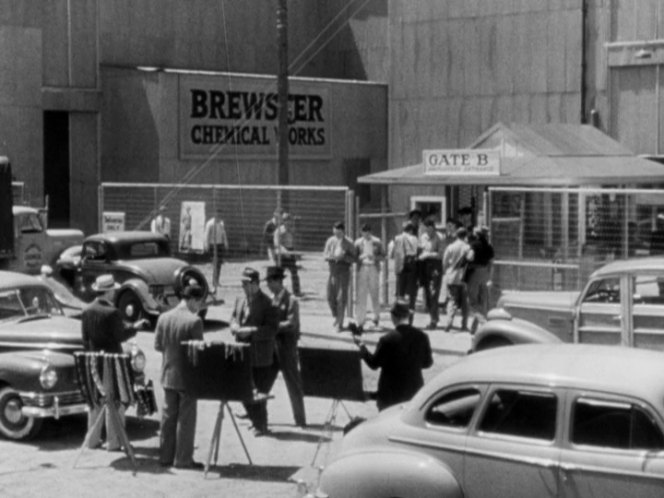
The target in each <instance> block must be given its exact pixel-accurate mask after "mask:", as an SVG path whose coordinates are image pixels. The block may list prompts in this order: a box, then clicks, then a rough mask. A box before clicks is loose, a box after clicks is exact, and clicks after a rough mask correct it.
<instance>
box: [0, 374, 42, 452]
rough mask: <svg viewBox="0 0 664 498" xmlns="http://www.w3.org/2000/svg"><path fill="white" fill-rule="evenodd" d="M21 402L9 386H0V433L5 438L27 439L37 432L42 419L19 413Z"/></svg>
mask: <svg viewBox="0 0 664 498" xmlns="http://www.w3.org/2000/svg"><path fill="white" fill-rule="evenodd" d="M22 407H23V402H22V401H21V398H20V396H19V395H18V393H17V392H16V391H14V390H13V389H12V388H11V387H8V386H4V387H2V388H0V434H2V436H3V437H5V438H7V439H14V440H19V439H29V438H31V437H33V436H35V435H36V434H37V432H39V429H40V428H41V425H42V420H41V419H39V418H31V417H26V416H24V415H23V414H22V413H21V408H22Z"/></svg>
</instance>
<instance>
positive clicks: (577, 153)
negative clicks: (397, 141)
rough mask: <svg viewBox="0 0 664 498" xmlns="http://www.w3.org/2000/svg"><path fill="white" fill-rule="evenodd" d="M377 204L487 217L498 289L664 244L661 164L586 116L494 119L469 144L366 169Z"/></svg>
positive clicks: (527, 285) (565, 276) (547, 281)
mask: <svg viewBox="0 0 664 498" xmlns="http://www.w3.org/2000/svg"><path fill="white" fill-rule="evenodd" d="M358 182H359V183H362V184H370V185H374V186H378V187H379V188H381V190H382V191H381V198H382V212H383V213H384V214H385V216H386V218H387V217H388V216H389V213H390V212H404V211H408V210H409V209H413V208H419V209H420V210H421V211H422V212H423V214H424V216H427V215H429V216H432V217H434V218H435V219H436V222H437V224H439V226H440V227H441V228H442V226H443V225H444V223H445V220H446V218H448V217H452V218H456V217H457V213H458V211H459V209H461V208H463V207H470V208H471V209H472V212H473V223H474V224H476V225H486V226H488V227H489V230H490V236H491V242H492V244H493V245H494V248H495V252H496V259H495V261H494V270H493V279H492V281H493V292H492V298H493V299H494V300H495V299H497V297H498V295H499V294H500V291H501V290H504V289H519V290H554V289H555V290H578V289H580V288H581V286H582V285H583V284H584V283H585V281H586V279H587V276H588V275H589V274H590V273H591V272H592V271H593V270H595V269H596V268H598V267H599V266H602V265H603V264H605V263H606V262H608V261H610V260H613V259H616V258H625V257H637V256H647V255H650V254H661V253H664V166H663V165H661V164H659V163H656V162H654V161H650V160H647V159H645V158H641V157H638V156H635V155H634V154H633V153H632V152H631V151H629V150H628V149H626V148H625V147H623V146H622V145H621V144H620V143H618V142H616V141H615V140H613V139H612V138H611V137H609V136H608V135H606V134H604V133H602V132H601V131H600V130H598V129H597V128H594V127H592V126H589V125H575V124H543V125H536V124H511V125H505V124H502V123H498V124H496V125H495V126H493V127H492V128H491V129H489V130H488V131H486V132H485V133H484V134H482V135H481V136H480V137H479V138H478V139H477V140H476V141H475V142H474V143H473V144H471V145H470V147H468V148H467V149H454V150H450V149H444V150H425V151H423V154H422V162H421V163H420V164H416V165H413V166H406V167H402V168H397V169H390V170H388V171H384V172H380V173H375V174H372V175H366V176H362V177H360V178H359V179H358Z"/></svg>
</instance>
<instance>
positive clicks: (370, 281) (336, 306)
mask: <svg viewBox="0 0 664 498" xmlns="http://www.w3.org/2000/svg"><path fill="white" fill-rule="evenodd" d="M469 214H470V216H469ZM459 215H460V217H459V218H460V219H459V220H455V219H451V218H450V219H448V220H447V223H446V228H445V233H444V234H441V233H439V232H438V230H437V229H436V224H435V221H434V219H432V218H431V217H429V218H427V219H425V220H424V221H423V222H422V221H421V217H422V216H421V213H420V211H419V210H413V211H411V212H410V213H409V219H408V220H407V221H406V222H404V223H403V225H402V231H401V233H399V234H398V235H396V236H395V237H394V239H393V240H392V241H391V242H390V244H389V246H388V250H387V252H386V251H385V249H384V246H383V244H382V242H381V240H380V239H379V238H378V237H375V236H374V235H372V233H371V227H370V226H369V225H366V224H365V225H364V226H362V229H361V236H360V237H359V238H358V239H357V240H356V241H355V242H353V241H352V240H351V239H350V238H349V237H347V236H346V234H345V227H344V224H343V223H341V222H339V223H336V224H335V225H334V226H333V235H332V236H331V237H330V238H329V239H328V240H327V242H326V243H325V248H324V251H323V256H324V258H325V260H326V261H327V263H328V266H329V277H328V283H327V300H328V305H329V307H330V311H331V313H332V316H333V318H334V323H333V325H334V327H335V328H336V330H337V331H341V330H343V328H344V316H345V313H346V306H347V302H348V286H349V283H350V275H351V269H352V265H353V264H357V286H356V289H357V298H356V310H355V311H356V312H355V320H356V321H357V324H358V326H359V328H360V329H362V328H363V326H364V323H365V321H366V318H367V302H368V300H369V298H370V299H371V302H372V307H373V312H374V318H373V323H374V325H376V326H377V325H378V322H379V317H380V312H379V310H380V305H379V277H380V263H381V261H383V260H384V259H385V258H386V257H390V258H392V259H393V260H394V270H395V276H396V292H395V294H396V298H397V299H399V300H403V301H406V302H407V303H408V307H409V309H410V319H409V323H411V324H412V321H413V315H414V311H415V302H416V300H417V294H418V291H419V289H420V288H422V289H423V292H424V302H425V305H426V309H427V312H428V314H429V317H430V321H429V324H428V325H427V328H428V329H430V330H434V329H436V328H437V327H438V323H439V321H440V306H441V302H442V305H443V307H445V308H446V323H445V325H444V329H445V330H450V329H451V327H452V323H453V319H454V316H455V314H456V313H457V312H458V311H461V315H462V323H461V328H462V330H468V317H469V313H470V311H471V310H472V312H473V322H472V325H471V332H474V331H475V329H476V328H477V325H478V324H479V322H480V321H483V320H485V319H486V314H487V311H488V303H489V292H488V285H489V281H490V278H491V263H492V261H493V257H494V253H493V247H492V245H491V244H490V242H489V240H488V230H487V229H486V228H485V227H474V226H473V225H472V221H471V220H472V211H471V210H470V208H462V209H460V210H459ZM441 294H442V295H441Z"/></svg>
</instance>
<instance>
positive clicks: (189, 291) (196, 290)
mask: <svg viewBox="0 0 664 498" xmlns="http://www.w3.org/2000/svg"><path fill="white" fill-rule="evenodd" d="M204 296H205V292H204V291H203V287H201V286H200V285H198V283H193V284H190V285H187V286H186V287H185V288H184V290H183V291H182V297H184V298H185V299H202V298H203V297H204Z"/></svg>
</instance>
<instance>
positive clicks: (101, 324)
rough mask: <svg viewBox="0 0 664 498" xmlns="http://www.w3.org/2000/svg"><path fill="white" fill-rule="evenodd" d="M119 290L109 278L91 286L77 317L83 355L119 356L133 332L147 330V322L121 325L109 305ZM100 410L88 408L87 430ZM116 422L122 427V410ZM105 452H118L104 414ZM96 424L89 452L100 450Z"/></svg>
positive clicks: (112, 428) (112, 427)
mask: <svg viewBox="0 0 664 498" xmlns="http://www.w3.org/2000/svg"><path fill="white" fill-rule="evenodd" d="M119 288H120V285H118V284H117V283H116V282H115V280H114V279H113V275H110V274H107V275H100V276H99V277H97V279H96V280H95V282H94V283H93V284H92V289H93V290H94V292H95V293H96V297H95V299H94V301H92V302H91V303H90V304H88V305H87V306H86V307H85V308H84V309H83V313H82V315H81V332H82V334H83V347H84V348H85V350H86V351H103V352H105V353H116V354H119V353H122V343H123V342H124V341H126V340H127V339H129V338H131V337H134V336H135V335H136V332H137V331H138V330H140V329H142V328H147V326H148V325H149V322H148V320H146V319H141V320H138V321H136V322H135V323H133V324H132V325H127V324H125V323H124V322H123V321H122V316H121V315H120V311H119V310H118V309H117V308H116V307H115V306H114V305H113V297H114V295H115V291H116V290H117V289H119ZM101 408H102V407H101V406H91V407H90V410H89V411H88V429H91V428H92V426H93V424H94V423H95V421H96V420H97V418H98V417H99V413H100V411H101ZM118 413H119V414H120V421H121V422H122V424H124V408H123V407H122V406H118ZM105 424H106V448H107V449H108V451H120V450H121V449H122V448H121V443H120V436H119V434H120V431H121V428H120V427H116V425H115V419H114V418H113V417H112V416H111V413H110V412H109V411H108V410H107V411H106V419H105ZM102 428H103V424H99V425H98V426H97V429H96V430H95V432H94V433H93V434H91V436H90V439H89V440H88V447H89V448H98V447H99V446H101V430H102Z"/></svg>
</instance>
